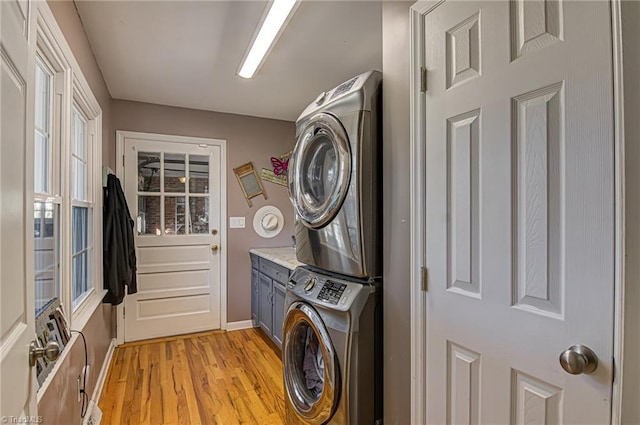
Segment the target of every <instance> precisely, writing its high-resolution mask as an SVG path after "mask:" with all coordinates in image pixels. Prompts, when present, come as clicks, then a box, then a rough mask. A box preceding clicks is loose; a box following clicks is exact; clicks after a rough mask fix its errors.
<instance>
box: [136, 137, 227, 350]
mask: <svg viewBox="0 0 640 425" xmlns="http://www.w3.org/2000/svg"><path fill="white" fill-rule="evenodd" d="M124 150H125V172H124V186H125V194H126V198H127V203H128V204H129V210H130V211H131V215H132V217H134V219H135V221H136V224H135V227H136V228H135V232H134V233H135V234H136V236H135V243H136V253H137V262H138V292H137V293H136V294H131V295H127V296H126V297H125V305H124V323H125V329H124V338H125V341H135V340H140V339H146V338H154V337H161V336H168V335H177V334H183V333H189V332H196V331H202V330H210V329H218V328H220V253H219V248H220V247H219V245H220V233H219V230H220V205H221V204H220V192H221V190H220V189H221V188H220V177H221V176H220V161H221V148H220V147H219V146H210V145H206V144H203V145H193V144H186V143H174V142H166V141H155V140H148V139H136V138H128V137H126V138H125V142H124Z"/></svg>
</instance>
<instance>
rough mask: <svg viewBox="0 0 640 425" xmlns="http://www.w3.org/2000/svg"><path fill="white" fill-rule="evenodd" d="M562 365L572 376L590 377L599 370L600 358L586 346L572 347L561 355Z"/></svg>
mask: <svg viewBox="0 0 640 425" xmlns="http://www.w3.org/2000/svg"><path fill="white" fill-rule="evenodd" d="M560 365H561V366H562V368H563V369H564V370H565V371H566V372H567V373H570V374H572V375H580V374H583V373H585V374H587V375H588V374H590V373H593V372H595V370H596V369H597V368H598V357H597V356H596V353H594V352H593V350H591V349H590V348H589V347H587V346H586V345H572V346H571V347H569V348H567V349H566V350H564V351H563V352H562V353H561V354H560Z"/></svg>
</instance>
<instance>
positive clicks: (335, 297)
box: [318, 280, 347, 304]
mask: <svg viewBox="0 0 640 425" xmlns="http://www.w3.org/2000/svg"><path fill="white" fill-rule="evenodd" d="M346 288H347V285H346V284H344V283H338V282H332V281H330V280H327V281H326V282H325V283H324V285H323V286H322V289H321V290H320V292H319V293H318V299H319V300H322V301H326V302H328V303H331V304H338V301H340V298H341V297H342V294H343V293H344V290H345V289H346Z"/></svg>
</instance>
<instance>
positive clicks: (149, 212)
mask: <svg viewBox="0 0 640 425" xmlns="http://www.w3.org/2000/svg"><path fill="white" fill-rule="evenodd" d="M136 229H137V231H138V234H139V235H156V236H160V235H161V234H162V222H161V220H160V196H138V217H137V220H136Z"/></svg>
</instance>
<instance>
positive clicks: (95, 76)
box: [38, 0, 115, 425]
mask: <svg viewBox="0 0 640 425" xmlns="http://www.w3.org/2000/svg"><path fill="white" fill-rule="evenodd" d="M48 5H49V7H50V8H51V11H52V12H53V15H54V17H55V19H56V21H57V22H58V25H59V26H60V28H61V29H62V33H63V34H64V37H65V39H66V40H67V43H68V44H69V46H70V47H71V50H72V51H73V55H74V56H75V58H76V61H77V62H78V64H79V65H80V68H81V69H82V73H83V74H84V76H85V78H86V79H87V82H88V83H89V86H90V87H91V91H93V94H94V95H95V96H96V98H97V99H98V103H100V108H102V125H103V143H104V144H103V162H104V163H107V164H114V162H113V157H114V156H113V155H112V156H111V157H109V155H108V150H107V149H105V146H108V145H109V143H108V142H107V141H108V140H110V139H112V138H113V135H112V132H111V130H110V129H111V97H110V96H109V92H108V90H107V87H106V85H105V83H104V80H103V79H102V74H101V73H100V69H99V68H98V65H97V64H96V62H95V59H94V57H93V52H92V51H91V48H90V47H89V42H88V41H87V38H86V35H85V33H84V29H83V27H82V23H81V22H80V18H79V16H78V14H77V12H76V9H75V5H74V4H73V2H70V1H58V0H56V1H49V2H48ZM111 143H112V142H111ZM105 152H106V153H107V154H106V155H105ZM109 158H110V159H109ZM113 310H114V309H113V308H112V307H111V306H110V305H103V306H101V307H99V308H98V309H97V310H96V311H95V313H94V314H93V315H92V316H91V318H90V319H89V321H88V322H87V324H86V326H85V328H84V329H82V331H83V332H84V334H85V335H86V336H87V351H88V356H89V364H90V365H91V369H92V371H91V374H90V376H89V382H88V393H89V395H90V396H91V395H92V394H93V390H94V387H95V382H96V379H97V378H98V374H99V372H100V368H101V367H102V363H103V362H104V358H105V356H106V353H107V350H108V348H109V343H110V342H111V339H112V338H113V336H114V331H115V327H114V325H113ZM65 349H66V350H71V351H70V352H69V353H68V354H67V356H66V357H65V358H64V360H63V362H62V364H61V365H60V370H59V371H58V373H57V374H56V375H55V377H54V378H53V381H52V382H51V385H50V386H49V387H48V389H47V391H46V392H45V393H42V394H39V397H40V402H39V403H38V412H39V414H40V415H42V416H43V418H44V421H45V422H44V423H47V424H55V425H62V424H71V423H79V422H80V403H78V401H77V394H76V378H77V377H78V375H79V374H80V372H81V370H82V368H83V367H84V347H83V344H82V341H80V338H78V339H76V341H75V344H74V345H73V346H71V347H66V348H65Z"/></svg>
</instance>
